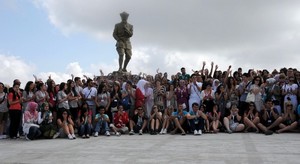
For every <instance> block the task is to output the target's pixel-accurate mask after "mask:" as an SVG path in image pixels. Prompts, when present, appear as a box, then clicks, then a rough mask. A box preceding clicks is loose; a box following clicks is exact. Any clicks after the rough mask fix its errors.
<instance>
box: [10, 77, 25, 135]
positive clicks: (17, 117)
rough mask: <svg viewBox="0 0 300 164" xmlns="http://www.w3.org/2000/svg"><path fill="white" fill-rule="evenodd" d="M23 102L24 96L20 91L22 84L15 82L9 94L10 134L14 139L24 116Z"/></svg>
mask: <svg viewBox="0 0 300 164" xmlns="http://www.w3.org/2000/svg"><path fill="white" fill-rule="evenodd" d="M22 102H23V97H22V93H21V91H20V84H19V83H14V85H13V88H12V91H11V92H10V93H9V94H8V103H9V105H10V106H9V119H10V127H9V136H10V138H12V139H16V138H17V134H18V129H19V126H20V122H21V116H22V105H21V104H22Z"/></svg>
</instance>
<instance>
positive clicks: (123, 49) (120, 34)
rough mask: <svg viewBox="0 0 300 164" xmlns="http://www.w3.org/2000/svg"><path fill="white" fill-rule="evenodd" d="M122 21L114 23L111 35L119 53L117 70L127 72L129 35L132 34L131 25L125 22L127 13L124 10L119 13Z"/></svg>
mask: <svg viewBox="0 0 300 164" xmlns="http://www.w3.org/2000/svg"><path fill="white" fill-rule="evenodd" d="M120 16H121V19H122V22H120V23H118V24H116V25H115V29H114V33H113V37H114V38H115V39H116V41H117V44H116V47H117V52H118V54H119V72H121V71H123V72H127V70H126V67H127V65H128V63H129V61H130V59H131V55H132V51H131V43H130V37H132V35H133V26H132V25H131V24H129V23H128V22H127V19H128V16H129V14H128V13H126V12H122V13H120ZM124 54H125V62H124V66H123V69H122V64H123V58H124Z"/></svg>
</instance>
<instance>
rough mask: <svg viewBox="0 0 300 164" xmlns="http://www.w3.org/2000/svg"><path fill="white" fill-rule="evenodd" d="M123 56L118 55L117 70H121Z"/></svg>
mask: <svg viewBox="0 0 300 164" xmlns="http://www.w3.org/2000/svg"><path fill="white" fill-rule="evenodd" d="M122 63H123V56H119V70H118V71H119V72H122Z"/></svg>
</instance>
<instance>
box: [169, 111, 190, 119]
mask: <svg viewBox="0 0 300 164" xmlns="http://www.w3.org/2000/svg"><path fill="white" fill-rule="evenodd" d="M182 114H183V116H186V115H187V114H188V112H187V111H182ZM172 116H176V117H177V118H178V119H179V120H180V119H182V115H179V113H178V112H173V113H172Z"/></svg>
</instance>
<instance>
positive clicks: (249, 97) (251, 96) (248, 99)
mask: <svg viewBox="0 0 300 164" xmlns="http://www.w3.org/2000/svg"><path fill="white" fill-rule="evenodd" d="M254 101H255V94H254V93H252V92H249V93H248V94H247V97H246V102H247V103H250V102H254Z"/></svg>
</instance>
